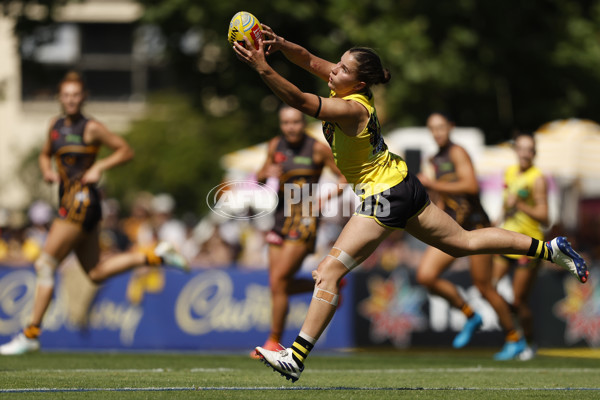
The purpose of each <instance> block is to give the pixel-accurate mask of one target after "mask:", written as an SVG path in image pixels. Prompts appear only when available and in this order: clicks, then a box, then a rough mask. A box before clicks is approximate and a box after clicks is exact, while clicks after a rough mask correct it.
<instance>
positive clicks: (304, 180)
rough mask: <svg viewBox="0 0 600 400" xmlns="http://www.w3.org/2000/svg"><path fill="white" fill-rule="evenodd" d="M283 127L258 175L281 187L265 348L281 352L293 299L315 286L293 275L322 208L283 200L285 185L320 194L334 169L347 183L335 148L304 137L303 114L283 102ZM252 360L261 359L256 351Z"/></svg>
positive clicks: (309, 248)
mask: <svg viewBox="0 0 600 400" xmlns="http://www.w3.org/2000/svg"><path fill="white" fill-rule="evenodd" d="M279 128H280V129H281V133H282V134H281V135H279V136H277V137H275V138H273V139H271V140H270V141H269V147H268V153H267V159H266V160H265V163H264V165H263V166H262V168H261V169H260V170H259V171H258V173H257V174H256V177H257V179H258V180H259V181H263V182H264V181H266V182H268V184H270V185H273V183H272V182H274V186H277V187H278V188H275V187H273V189H275V190H277V191H278V196H279V202H278V204H277V209H276V210H275V226H274V227H273V229H272V230H271V231H270V232H269V233H268V234H267V237H266V240H267V243H269V285H270V287H271V332H270V334H269V337H268V339H267V341H266V342H265V344H264V345H263V348H265V349H268V350H283V347H282V346H281V345H280V344H279V342H280V340H281V335H282V334H283V330H284V327H285V321H286V317H287V313H288V307H289V296H290V295H293V294H297V293H304V292H310V291H312V290H313V289H314V287H315V283H314V281H313V280H312V279H298V278H295V277H294V276H295V274H296V273H297V272H298V271H299V270H300V267H302V262H303V261H304V258H305V257H306V256H307V255H309V254H310V253H312V252H313V251H314V248H315V240H316V233H317V228H318V223H319V217H318V215H319V212H320V210H312V209H311V208H310V207H309V208H304V210H303V207H305V206H307V205H310V204H311V203H309V202H308V199H304V201H302V200H300V201H299V202H296V201H294V204H289V203H290V202H289V201H287V202H286V200H285V194H284V187H285V185H286V184H287V185H289V184H292V185H296V188H297V189H298V192H299V193H300V192H301V191H302V187H303V186H304V185H309V186H308V187H310V188H311V189H312V190H310V191H309V192H306V193H307V194H309V195H312V196H317V195H318V193H315V192H314V189H315V185H316V184H317V183H318V182H319V178H320V177H321V172H322V171H323V167H324V166H327V167H329V168H330V169H331V170H332V171H333V173H334V174H335V175H336V176H337V177H338V179H339V182H340V183H343V182H345V181H346V179H345V178H344V176H343V175H342V173H341V172H340V170H339V169H338V168H337V166H336V165H335V161H334V159H333V154H332V153H331V149H330V148H329V147H328V146H327V145H324V144H322V143H320V142H318V141H316V140H315V139H313V138H311V137H310V136H308V135H307V134H306V120H305V116H304V114H303V113H302V112H300V111H298V110H296V109H295V108H292V107H290V106H288V105H287V104H284V105H283V106H282V107H281V108H280V110H279ZM305 188H306V187H305ZM317 206H318V204H317ZM303 211H304V212H303ZM250 356H251V357H253V358H258V356H257V355H256V352H255V351H252V352H251V353H250Z"/></svg>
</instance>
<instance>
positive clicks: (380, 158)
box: [323, 91, 408, 199]
mask: <svg viewBox="0 0 600 400" xmlns="http://www.w3.org/2000/svg"><path fill="white" fill-rule="evenodd" d="M334 96H335V92H333V91H332V92H331V94H330V97H334ZM343 99H344V100H353V101H356V102H358V103H360V104H361V105H362V106H364V107H365V108H366V109H367V111H368V112H369V121H368V123H367V125H366V126H365V128H364V129H363V130H362V131H361V132H360V133H359V134H358V135H356V136H348V135H346V134H345V133H344V132H342V129H341V128H340V126H339V125H338V124H336V123H333V122H328V121H323V134H324V135H325V139H326V140H327V142H328V143H329V145H330V146H331V150H332V152H333V156H334V158H335V162H336V164H337V166H338V168H339V169H340V171H341V172H342V174H344V176H345V177H346V179H347V181H348V183H351V184H353V185H354V186H355V188H356V189H357V190H356V191H357V194H359V195H360V197H361V198H363V199H364V198H366V197H369V196H372V195H374V194H377V193H381V192H383V191H385V190H388V189H390V188H391V187H393V186H395V185H397V184H398V183H400V182H402V180H403V179H404V178H405V177H406V174H407V172H408V168H407V166H406V163H405V162H404V160H403V159H402V157H400V156H398V155H396V154H393V153H390V152H389V151H388V147H387V145H386V144H385V142H384V140H383V137H382V136H381V126H380V124H379V119H378V118H377V112H376V110H375V101H374V98H373V94H372V93H371V92H367V93H355V94H351V95H349V96H346V97H344V98H343Z"/></svg>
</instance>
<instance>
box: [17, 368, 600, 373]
mask: <svg viewBox="0 0 600 400" xmlns="http://www.w3.org/2000/svg"><path fill="white" fill-rule="evenodd" d="M241 370H242V369H241V368H190V369H172V368H151V369H150V368H149V369H136V368H126V369H111V368H77V369H54V368H50V369H42V368H35V369H26V370H20V371H23V372H36V373H37V372H45V373H48V372H57V373H68V372H75V373H94V374H97V373H121V372H123V373H163V372H186V371H187V372H192V373H198V372H205V373H219V372H234V371H241ZM11 372H19V370H13V371H11ZM419 372H442V373H465V372H468V373H473V372H513V373H523V372H565V373H582V372H588V373H589V372H597V373H600V367H599V368H500V367H469V368H382V369H308V370H305V371H304V373H305V374H306V373H316V374H323V373H330V374H336V373H357V374H369V373H371V374H381V373H386V374H407V373H419Z"/></svg>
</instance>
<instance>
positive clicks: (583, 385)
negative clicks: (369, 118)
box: [0, 349, 600, 399]
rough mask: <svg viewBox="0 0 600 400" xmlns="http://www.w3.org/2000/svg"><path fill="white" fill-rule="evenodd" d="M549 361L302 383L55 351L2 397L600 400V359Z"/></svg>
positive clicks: (462, 356) (486, 358)
mask: <svg viewBox="0 0 600 400" xmlns="http://www.w3.org/2000/svg"><path fill="white" fill-rule="evenodd" d="M541 353H542V354H552V355H539V356H538V357H537V358H536V359H534V360H532V361H528V362H521V361H510V362H494V361H493V360H492V359H491V356H492V354H493V351H492V350H466V351H462V350H461V351H452V350H448V349H441V350H407V351H396V350H382V351H358V352H348V353H335V354H334V353H321V354H319V352H318V351H316V352H315V354H312V355H311V356H310V357H309V359H308V363H307V368H306V370H305V372H304V373H303V374H302V377H301V378H300V380H299V381H298V382H296V383H294V384H292V383H290V382H289V381H287V380H285V379H284V378H282V377H280V376H279V374H276V373H275V372H273V371H272V370H271V369H269V368H267V367H265V366H264V365H263V364H262V363H260V362H259V361H256V360H252V359H250V358H249V357H247V356H246V355H245V354H226V355H219V354H147V353H145V354H141V353H140V354H138V353H134V354H133V353H129V354H123V353H114V354H99V353H53V352H46V353H39V354H29V355H26V356H18V357H2V358H0V397H1V398H11V399H13V398H14V399H45V398H52V399H60V398H66V399H75V398H77V399H81V398H84V399H87V398H98V399H99V398H102V399H117V398H119V399H120V398H132V399H159V398H166V397H169V398H174V397H175V398H178V399H179V398H181V399H188V398H190V399H191V398H194V399H196V398H203V399H210V398H214V399H217V398H218V399H269V398H273V399H275V398H279V397H280V396H281V397H285V398H286V399H308V398H310V399H314V398H317V399H340V398H344V399H374V398H407V399H475V398H478V399H481V398H484V399H537V398H540V399H541V398H543V399H563V398H575V399H598V398H600V359H599V358H598V357H597V355H598V353H597V352H595V351H593V350H579V351H575V352H568V351H567V352H550V351H546V352H544V351H542V352H541ZM554 354H560V356H556V355H554ZM575 356H579V357H575ZM594 356H596V357H594Z"/></svg>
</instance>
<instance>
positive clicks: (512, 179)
mask: <svg viewBox="0 0 600 400" xmlns="http://www.w3.org/2000/svg"><path fill="white" fill-rule="evenodd" d="M543 176H544V175H543V174H542V171H540V170H539V169H538V168H536V167H533V166H532V167H531V168H529V169H528V170H526V171H523V172H521V171H520V168H519V166H518V165H513V166H511V167H509V168H508V169H507V170H506V173H505V175H504V185H505V189H504V199H505V200H506V198H507V196H508V195H509V194H516V195H517V196H519V198H520V199H521V200H523V201H525V202H526V203H527V204H528V205H530V206H533V205H535V201H534V199H533V186H534V184H535V181H536V180H537V179H538V178H540V177H543ZM505 215H506V216H505V220H504V223H503V224H502V227H503V228H504V229H508V230H509V231H515V232H519V233H523V234H525V235H528V236H531V237H533V238H536V239H538V240H543V239H544V233H543V232H542V225H541V224H540V222H538V221H536V220H535V219H533V218H531V217H530V216H529V215H527V214H525V213H524V212H523V211H519V210H505Z"/></svg>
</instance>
